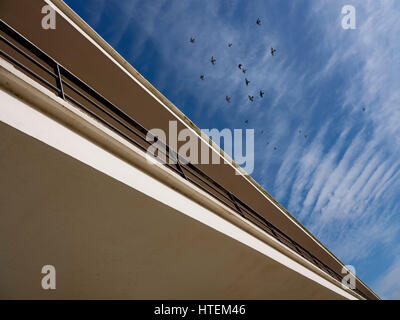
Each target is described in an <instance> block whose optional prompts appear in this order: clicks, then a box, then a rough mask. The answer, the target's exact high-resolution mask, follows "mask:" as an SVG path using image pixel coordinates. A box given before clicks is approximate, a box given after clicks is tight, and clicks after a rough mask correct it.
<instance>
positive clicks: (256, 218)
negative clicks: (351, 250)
mask: <svg viewBox="0 0 400 320" xmlns="http://www.w3.org/2000/svg"><path fill="white" fill-rule="evenodd" d="M0 31H1V32H3V33H4V34H5V35H7V36H8V37H9V39H7V38H6V37H5V36H3V34H0V40H1V41H2V42H4V43H5V44H6V45H7V46H8V47H9V48H10V49H11V50H12V51H13V53H14V54H15V53H17V55H19V56H20V57H21V58H23V59H24V60H25V61H26V62H28V63H31V67H28V66H26V65H25V64H23V63H21V62H20V61H18V60H17V59H16V58H15V57H13V56H12V55H11V54H10V53H7V52H6V51H4V50H0V55H1V56H3V57H4V58H5V59H7V60H8V61H9V62H10V63H11V64H13V65H14V66H15V67H17V68H19V69H21V71H23V72H24V73H26V74H27V75H29V76H31V77H33V78H34V79H36V80H37V81H39V82H40V83H42V84H43V85H44V86H46V87H47V88H48V89H50V90H52V91H53V92H55V93H56V94H57V95H59V96H60V97H61V98H62V99H64V100H66V101H70V102H72V103H73V104H75V105H77V106H78V107H79V108H81V109H83V110H85V111H86V112H87V113H89V114H90V115H91V116H93V117H94V118H95V119H97V120H98V121H100V122H101V123H103V124H104V125H106V126H107V127H109V128H110V129H112V130H113V131H115V132H117V133H118V134H119V135H121V136H122V137H123V138H125V139H126V140H128V141H129V142H131V143H133V144H134V145H135V146H137V147H139V148H140V149H141V150H143V151H147V149H148V147H149V146H150V145H151V142H150V141H148V140H147V139H146V136H147V135H150V137H152V138H153V140H154V141H156V142H157V143H158V144H159V145H161V146H162V147H163V148H164V150H165V152H163V151H162V150H160V149H158V151H159V152H163V153H164V155H165V156H166V158H168V160H169V159H171V160H172V163H173V164H171V163H169V161H167V163H164V165H165V166H167V167H168V168H170V169H171V170H173V171H174V172H175V173H177V174H179V175H180V176H181V177H183V178H184V179H186V180H187V181H190V182H191V183H193V184H194V185H196V186H197V187H199V188H200V189H202V190H203V191H205V192H206V193H208V194H209V195H211V196H212V197H213V198H215V199H217V200H218V201H220V202H222V203H223V204H224V205H225V206H227V207H229V208H230V209H232V210H233V211H235V212H237V213H238V214H239V215H241V216H242V217H243V218H245V219H247V220H249V221H251V222H252V223H254V224H255V225H257V226H258V227H260V228H261V229H263V230H264V231H265V232H267V233H268V234H269V235H271V236H273V237H274V238H275V239H276V240H278V241H279V242H281V243H282V244H284V245H285V246H286V247H289V248H290V249H291V250H292V251H294V252H295V253H297V254H299V255H300V256H302V257H303V258H305V259H306V260H308V261H309V262H311V263H312V264H314V265H315V266H317V267H318V268H319V269H321V270H322V271H324V272H325V273H327V274H329V275H330V276H331V277H333V278H334V279H336V280H338V281H339V282H341V281H342V278H343V276H342V275H340V274H338V273H337V272H335V271H334V270H333V269H331V268H330V267H329V266H328V265H326V264H325V263H324V262H322V261H321V260H320V259H318V258H317V257H316V256H314V255H313V254H312V253H311V252H309V251H308V250H307V249H306V248H304V247H302V246H301V245H300V244H299V243H297V242H296V241H295V240H293V239H291V238H290V237H289V236H287V235H286V234H285V233H284V232H282V231H281V230H280V229H278V228H277V227H275V226H274V225H272V224H271V223H270V222H269V221H268V220H267V219H266V218H265V217H263V216H262V215H260V214H259V213H257V212H256V211H255V210H254V209H252V208H251V207H250V206H249V205H248V204H246V203H244V202H243V201H241V200H240V199H239V198H238V197H236V196H235V195H234V194H233V193H231V192H230V191H228V190H226V189H225V188H224V187H223V186H221V185H220V184H219V183H218V182H216V181H215V180H214V179H212V178H211V177H209V176H208V175H207V174H206V173H205V172H203V171H202V170H201V169H199V168H198V167H196V166H195V165H193V164H191V163H190V162H187V161H186V160H185V158H184V157H182V156H181V155H179V154H178V153H177V152H176V151H174V150H172V149H171V148H170V147H169V146H168V145H166V144H165V143H163V142H162V141H158V138H157V137H155V136H153V135H151V134H150V133H149V131H148V130H147V129H146V128H145V127H143V126H142V125H140V124H139V123H138V122H137V121H136V120H134V119H133V118H132V117H131V116H129V115H128V114H127V113H125V112H124V111H123V110H121V109H120V108H118V107H117V106H115V105H114V104H113V103H111V102H110V101H109V100H107V99H106V98H105V97H103V96H102V95H101V94H100V93H98V92H97V91H96V90H94V89H93V88H91V87H90V86H89V85H87V84H86V83H85V82H84V81H82V80H81V79H79V78H78V77H77V76H75V75H74V74H73V73H72V72H70V71H69V70H68V69H66V68H65V67H64V66H62V65H61V64H59V63H58V62H57V61H55V60H54V59H53V58H51V57H50V56H49V55H47V54H46V53H45V52H43V51H42V50H41V49H39V48H38V47H37V46H35V45H34V44H33V43H31V42H30V41H29V40H27V39H26V38H25V37H24V36H22V35H21V34H20V33H18V32H17V31H16V30H14V29H13V28H12V27H10V26H9V25H8V24H7V23H5V22H4V21H3V20H1V19H0ZM21 47H22V48H21ZM24 49H25V50H24ZM26 51H27V52H26ZM32 55H33V56H34V57H33V56H32ZM35 58H39V59H40V61H37V60H36V59H35ZM33 66H35V68H36V70H37V71H34V70H33ZM49 77H50V78H51V79H53V80H54V83H51V80H50V79H49ZM86 103H87V104H89V105H87V104H86ZM99 111H100V113H99ZM354 291H355V292H356V293H358V294H359V295H361V296H363V297H364V298H366V299H369V297H368V296H367V295H366V294H364V293H363V292H362V291H360V290H359V289H357V288H356V289H354Z"/></svg>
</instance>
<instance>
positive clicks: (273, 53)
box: [271, 47, 276, 56]
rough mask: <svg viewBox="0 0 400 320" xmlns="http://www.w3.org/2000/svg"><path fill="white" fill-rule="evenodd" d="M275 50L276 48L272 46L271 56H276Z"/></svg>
mask: <svg viewBox="0 0 400 320" xmlns="http://www.w3.org/2000/svg"><path fill="white" fill-rule="evenodd" d="M275 52H276V49H274V48H272V47H271V56H274V55H275Z"/></svg>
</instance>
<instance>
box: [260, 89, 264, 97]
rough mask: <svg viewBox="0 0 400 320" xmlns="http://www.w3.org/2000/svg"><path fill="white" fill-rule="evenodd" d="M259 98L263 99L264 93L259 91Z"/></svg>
mask: <svg viewBox="0 0 400 320" xmlns="http://www.w3.org/2000/svg"><path fill="white" fill-rule="evenodd" d="M260 97H261V98H264V91H262V90H260Z"/></svg>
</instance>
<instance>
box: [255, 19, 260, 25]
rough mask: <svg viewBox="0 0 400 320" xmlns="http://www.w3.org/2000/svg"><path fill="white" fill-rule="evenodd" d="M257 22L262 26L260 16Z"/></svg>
mask: <svg viewBox="0 0 400 320" xmlns="http://www.w3.org/2000/svg"><path fill="white" fill-rule="evenodd" d="M256 23H257V24H258V25H259V26H261V20H260V18H258V19H257V21H256Z"/></svg>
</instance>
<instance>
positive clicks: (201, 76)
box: [190, 18, 366, 150]
mask: <svg viewBox="0 0 400 320" xmlns="http://www.w3.org/2000/svg"><path fill="white" fill-rule="evenodd" d="M256 24H257V25H258V26H261V20H260V18H258V19H257V21H256ZM195 41H196V39H195V38H193V37H190V42H191V43H195ZM228 47H229V48H231V47H232V42H228ZM276 52H277V50H276V49H274V48H273V47H271V48H270V51H269V53H270V54H271V56H275V54H276ZM210 62H211V64H212V65H213V66H214V65H215V64H216V62H217V59H216V58H215V57H214V56H211V59H210ZM238 68H239V70H241V71H242V73H243V74H245V73H246V71H247V70H246V69H245V68H244V66H243V65H242V64H241V63H239V64H238ZM200 80H202V81H203V80H205V76H204V74H201V75H200ZM249 84H250V80H248V79H247V78H245V85H246V86H248V85H249ZM259 96H260V98H264V91H263V90H259ZM248 99H249V101H250V102H254V96H252V95H248ZM225 100H226V102H227V103H231V97H230V96H228V95H227V96H225ZM362 110H363V112H365V110H366V109H365V107H364V108H362ZM248 123H249V120H245V124H246V125H247V124H248ZM263 133H264V131H263V130H261V134H263ZM298 133H299V135H304V139H307V138H308V134H305V133H302V131H301V130H299V131H298ZM269 144H270V142H269V141H267V145H269ZM277 149H278V148H277V147H274V150H277Z"/></svg>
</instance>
